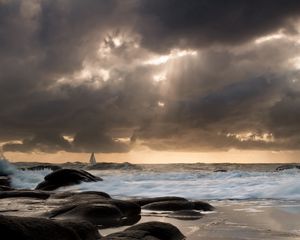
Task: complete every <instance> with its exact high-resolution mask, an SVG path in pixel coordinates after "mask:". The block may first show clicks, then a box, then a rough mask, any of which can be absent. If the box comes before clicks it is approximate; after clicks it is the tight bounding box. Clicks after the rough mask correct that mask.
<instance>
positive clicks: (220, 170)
mask: <svg viewBox="0 0 300 240" xmlns="http://www.w3.org/2000/svg"><path fill="white" fill-rule="evenodd" d="M214 172H228V171H227V170H226V169H216V170H214Z"/></svg>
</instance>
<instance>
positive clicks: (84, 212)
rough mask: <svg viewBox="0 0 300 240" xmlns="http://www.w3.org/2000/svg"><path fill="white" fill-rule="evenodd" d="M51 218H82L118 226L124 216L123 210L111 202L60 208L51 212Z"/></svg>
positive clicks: (95, 222) (98, 223) (104, 224)
mask: <svg viewBox="0 0 300 240" xmlns="http://www.w3.org/2000/svg"><path fill="white" fill-rule="evenodd" d="M49 217H50V218H55V219H64V220H70V219H71V220H73V219H81V220H84V221H88V222H90V223H92V224H95V225H101V226H104V227H109V226H118V225H119V224H120V222H121V219H122V217H123V215H122V213H121V211H120V210H119V209H118V208H117V207H116V206H114V205H111V204H80V205H70V206H64V207H61V208H58V209H56V210H53V211H52V212H50V213H49Z"/></svg>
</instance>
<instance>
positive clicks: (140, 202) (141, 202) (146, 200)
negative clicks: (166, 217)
mask: <svg viewBox="0 0 300 240" xmlns="http://www.w3.org/2000/svg"><path fill="white" fill-rule="evenodd" d="M131 201H132V202H134V203H136V204H138V205H140V206H144V205H146V204H149V203H154V202H162V201H187V200H186V199H185V198H182V197H154V198H138V199H132V200H131Z"/></svg>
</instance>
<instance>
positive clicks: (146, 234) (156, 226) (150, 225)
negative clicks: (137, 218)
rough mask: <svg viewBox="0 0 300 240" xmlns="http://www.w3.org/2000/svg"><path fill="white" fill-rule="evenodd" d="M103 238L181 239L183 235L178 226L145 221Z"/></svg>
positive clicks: (127, 239)
mask: <svg viewBox="0 0 300 240" xmlns="http://www.w3.org/2000/svg"><path fill="white" fill-rule="evenodd" d="M102 239H103V240H129V239H130V240H137V239H140V240H182V239H185V237H184V235H183V234H182V233H181V232H180V231H179V229H178V228H176V227H175V226H173V225H171V224H169V223H163V222H147V223H141V224H138V225H135V226H133V227H130V228H127V229H126V230H125V231H123V232H119V233H114V234H110V235H108V236H106V237H104V238H102Z"/></svg>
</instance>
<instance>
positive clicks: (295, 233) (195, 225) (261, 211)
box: [0, 198, 300, 240]
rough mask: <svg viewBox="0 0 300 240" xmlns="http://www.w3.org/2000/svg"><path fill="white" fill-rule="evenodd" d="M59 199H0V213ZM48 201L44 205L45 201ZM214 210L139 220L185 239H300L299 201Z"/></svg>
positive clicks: (221, 204)
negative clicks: (177, 232)
mask: <svg viewBox="0 0 300 240" xmlns="http://www.w3.org/2000/svg"><path fill="white" fill-rule="evenodd" d="M62 202H63V201H62V200H47V201H44V200H34V199H27V198H14V199H9V198H8V199H0V214H3V215H11V216H23V217H24V216H27V217H38V216H40V215H41V214H42V213H43V212H45V211H49V210H51V209H53V208H55V207H57V205H58V204H62ZM45 203H47V204H45ZM209 203H210V204H212V205H213V206H215V207H216V211H214V212H207V213H205V212H203V217H202V218H200V219H198V220H179V219H174V218H170V217H167V216H166V214H165V213H158V212H151V211H142V219H141V220H140V221H139V222H138V223H143V222H148V221H161V222H167V223H171V224H173V225H175V226H177V227H178V228H179V229H180V231H181V232H182V233H183V234H184V235H185V236H186V237H187V239H188V240H201V239H205V240H229V239H230V240H232V239H235V240H242V239H243V240H245V239H247V240H249V239H267V240H271V239H272V240H274V239H275V240H276V239H278V240H290V239H300V201H279V200H259V201H241V200H231V201H229V200H227V201H210V202H209ZM126 228H127V227H119V228H109V229H101V230H99V231H100V233H101V235H104V236H105V235H107V234H110V233H113V232H118V231H122V230H124V229H126Z"/></svg>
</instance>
